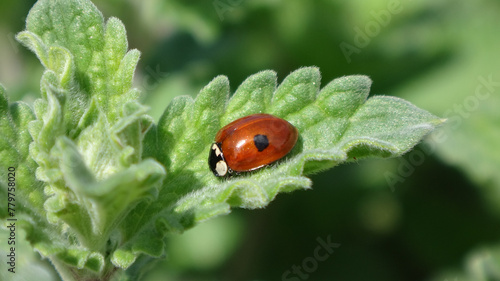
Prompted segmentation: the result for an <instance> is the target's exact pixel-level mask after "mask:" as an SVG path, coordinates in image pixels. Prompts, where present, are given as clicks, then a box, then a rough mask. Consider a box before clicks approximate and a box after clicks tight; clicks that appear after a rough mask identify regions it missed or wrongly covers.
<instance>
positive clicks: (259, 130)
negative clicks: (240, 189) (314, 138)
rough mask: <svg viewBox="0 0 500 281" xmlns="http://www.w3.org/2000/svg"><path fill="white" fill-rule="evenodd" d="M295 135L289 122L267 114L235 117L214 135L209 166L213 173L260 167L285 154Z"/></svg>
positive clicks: (291, 146)
mask: <svg viewBox="0 0 500 281" xmlns="http://www.w3.org/2000/svg"><path fill="white" fill-rule="evenodd" d="M298 135H299V133H298V131H297V128H295V127H294V126H293V125H292V124H290V123H289V122H288V121H286V120H283V119H281V118H278V117H276V116H273V115H270V114H253V115H249V116H246V117H243V118H240V119H237V120H235V121H233V122H231V123H229V124H228V125H226V126H224V127H223V128H222V129H220V130H219V132H218V133H217V135H216V136H215V143H214V145H212V150H211V153H210V156H209V165H210V168H211V169H212V171H213V172H214V174H215V175H216V176H225V175H226V174H228V173H229V174H231V173H232V172H247V171H253V170H256V169H259V168H261V167H263V166H266V165H269V164H271V163H272V162H275V161H277V160H279V159H281V158H283V157H284V156H285V155H287V154H288V153H289V152H290V151H291V150H292V148H293V147H294V146H295V143H296V142H297V138H298ZM221 161H222V162H221ZM220 165H222V168H221V166H220Z"/></svg>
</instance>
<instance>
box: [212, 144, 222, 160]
mask: <svg viewBox="0 0 500 281" xmlns="http://www.w3.org/2000/svg"><path fill="white" fill-rule="evenodd" d="M212 150H214V151H215V156H217V157H219V155H221V154H222V152H221V151H220V149H219V146H218V145H217V144H215V143H214V144H213V145H212Z"/></svg>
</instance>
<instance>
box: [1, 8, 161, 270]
mask: <svg viewBox="0 0 500 281" xmlns="http://www.w3.org/2000/svg"><path fill="white" fill-rule="evenodd" d="M26 29H27V30H26V31H23V32H21V33H19V34H18V35H17V39H18V40H19V41H20V42H21V43H23V44H24V45H26V46H27V47H28V48H29V49H31V50H32V51H33V52H34V53H35V54H36V55H37V56H38V58H39V59H40V61H41V63H42V65H43V66H44V67H45V72H44V74H43V76H42V79H41V93H42V98H41V99H38V100H36V101H35V103H34V111H35V115H36V119H35V116H34V115H33V114H31V115H32V118H31V119H30V121H31V122H29V124H28V122H25V123H26V124H24V127H23V128H24V131H23V132H24V134H25V135H26V136H27V137H28V138H29V139H28V141H27V143H24V142H20V143H19V144H20V145H21V144H24V145H25V148H24V153H26V154H25V157H27V158H28V159H29V160H31V159H32V160H31V163H32V164H33V171H32V172H31V173H30V175H33V176H34V175H36V179H37V180H38V187H39V189H40V190H39V192H40V195H39V196H38V197H37V196H31V198H34V199H37V200H39V202H38V204H39V206H38V207H39V209H38V212H37V214H38V216H39V218H38V219H37V220H36V224H35V225H31V226H30V225H27V226H26V227H27V228H30V230H32V231H31V232H30V233H28V236H27V238H28V240H29V241H30V242H31V243H32V245H33V246H34V247H35V248H36V249H37V250H38V251H39V252H40V253H41V254H42V255H45V256H47V257H49V258H50V259H51V260H52V262H53V263H54V264H56V266H57V268H58V270H59V272H60V274H62V275H63V276H66V277H68V274H70V272H73V270H77V272H79V273H78V274H82V275H89V276H94V277H95V278H96V279H100V278H101V277H102V276H108V278H109V276H111V275H109V273H110V271H111V272H112V268H113V267H112V265H111V264H110V263H109V257H108V256H107V254H109V253H112V252H113V251H114V248H115V247H116V245H118V244H120V243H121V242H120V239H121V236H120V235H118V234H117V233H116V227H117V226H118V225H119V224H120V222H121V221H122V220H123V219H124V217H126V215H127V214H128V213H129V212H130V210H131V209H132V208H133V207H135V206H136V205H137V204H139V202H143V201H144V202H147V201H150V200H153V199H154V198H155V197H156V196H157V195H158V187H159V186H160V184H161V181H162V179H163V177H164V176H165V169H164V167H163V166H162V165H160V164H159V163H158V162H156V161H154V160H152V159H143V157H142V153H143V147H142V140H143V138H144V136H145V134H146V133H147V131H148V130H149V129H150V128H151V127H152V124H153V121H152V118H151V117H149V116H147V115H146V111H147V108H146V107H144V106H142V105H141V104H139V103H138V102H137V101H136V99H137V98H138V97H139V92H138V90H136V89H133V88H131V86H132V78H133V74H134V71H135V67H136V65H137V62H138V59H139V55H140V54H139V52H138V51H137V50H131V51H127V49H128V43H127V38H126V32H125V27H124V26H123V24H122V23H121V22H120V21H119V20H118V19H116V18H111V19H109V20H108V21H107V22H106V23H105V22H104V19H103V16H102V14H101V13H100V12H99V11H98V10H97V8H96V7H95V6H94V5H93V4H92V3H91V2H90V1H87V0H83V1H79V0H69V1H57V0H41V1H38V2H37V3H36V4H35V5H34V6H33V8H32V9H31V11H30V14H29V15H28V18H27V21H26ZM2 105H3V107H5V102H4V103H3V104H2ZM28 147H29V149H28ZM28 152H29V154H28ZM33 160H34V162H33ZM37 166H38V167H37ZM35 169H36V172H35ZM42 182H43V186H44V190H43V191H42V190H41V185H42ZM25 198H30V196H26V197H25ZM37 229H40V231H38V232H37V231H36V230H37ZM37 234H38V235H37ZM72 268H73V269H72Z"/></svg>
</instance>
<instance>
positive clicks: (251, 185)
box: [120, 67, 443, 260]
mask: <svg viewBox="0 0 500 281" xmlns="http://www.w3.org/2000/svg"><path fill="white" fill-rule="evenodd" d="M370 85H371V81H370V79H369V78H367V77H366V76H348V77H342V78H339V79H336V80H334V81H332V82H331V83H329V84H328V85H327V86H325V87H324V88H323V89H321V90H320V73H319V70H318V69H317V68H314V67H308V68H302V69H299V70H297V71H295V72H293V73H291V74H290V75H289V76H288V77H286V78H285V79H284V81H283V83H282V84H281V85H279V87H278V88H276V74H275V73H274V72H272V71H263V72H260V73H257V74H255V75H253V76H250V77H249V78H248V79H247V80H245V81H244V82H243V83H242V85H241V86H240V87H239V88H238V89H237V90H236V92H235V94H234V95H233V97H232V98H231V99H229V100H228V85H227V79H226V78H225V77H217V78H215V79H214V80H213V81H212V82H211V83H210V84H209V85H207V86H206V87H205V88H204V89H203V90H202V91H201V92H200V94H199V95H198V97H197V98H196V100H194V101H193V100H192V99H191V98H189V97H178V98H176V99H174V101H173V102H172V103H171V104H170V105H169V107H167V109H166V110H165V113H164V114H163V116H162V117H161V119H160V122H159V124H158V126H156V127H155V128H154V129H153V130H151V131H150V133H149V134H148V136H147V137H146V138H145V147H147V150H146V151H147V152H146V153H147V155H150V156H151V157H156V158H157V159H158V161H160V162H161V163H163V164H164V165H165V167H166V169H167V171H168V172H169V176H168V177H167V178H166V180H165V181H164V184H163V187H162V189H161V191H160V194H159V197H158V199H157V200H156V201H153V202H151V203H150V204H143V205H140V206H138V207H136V209H135V210H134V211H133V213H132V214H131V215H130V216H129V218H128V219H126V220H125V222H124V224H123V225H122V226H121V227H122V228H123V230H122V232H124V233H129V234H133V235H132V236H130V237H127V240H128V242H127V243H125V244H124V245H123V246H122V248H121V250H120V251H121V253H122V254H123V253H128V255H126V256H128V257H131V256H137V255H138V254H140V253H147V254H149V255H152V256H158V255H159V254H160V253H161V251H159V249H162V248H163V246H161V245H162V243H161V237H162V236H163V235H165V234H166V233H168V232H172V231H183V230H184V229H187V228H190V227H192V226H194V225H195V224H196V223H197V222H200V221H203V220H206V219H209V218H212V217H214V216H217V215H221V214H226V213H228V212H229V211H230V209H231V207H243V208H262V207H265V206H266V205H267V204H268V203H269V202H270V201H272V200H273V199H274V198H275V197H276V195H277V194H278V193H280V192H290V191H293V190H296V189H302V188H309V187H310V186H311V181H310V180H309V179H308V178H307V177H305V176H304V175H306V174H310V173H314V172H318V171H320V170H324V169H327V168H331V167H333V166H336V165H338V164H340V163H343V162H346V161H352V160H353V159H362V158H367V157H396V156H399V155H402V154H403V153H405V152H406V151H408V150H409V149H411V148H412V147H413V146H414V145H415V144H417V143H418V142H419V141H420V140H421V138H422V137H423V136H424V135H426V134H427V133H428V132H430V131H432V130H433V128H434V127H435V126H436V125H438V124H440V123H441V122H443V121H442V120H441V119H439V118H437V117H436V116H433V115H432V114H430V113H428V112H426V111H424V110H421V109H419V108H417V107H415V106H413V105H411V104H410V103H408V102H406V101H404V100H401V99H398V98H393V97H384V96H379V97H374V98H371V99H368V100H367V97H368V94H369V89H370ZM226 104H227V106H226ZM261 112H269V113H272V114H275V115H277V116H279V117H282V118H285V119H286V120H288V121H289V122H291V123H292V124H293V125H295V126H296V127H297V128H298V130H299V132H300V136H299V141H298V143H297V145H296V147H295V148H294V149H293V150H292V152H291V153H290V154H289V155H288V156H287V157H285V158H284V159H282V160H280V161H278V162H277V163H275V164H273V165H271V166H268V167H266V168H264V169H261V170H258V171H255V172H251V173H246V174H242V175H240V176H236V177H233V178H229V179H219V178H216V177H215V176H214V175H213V174H212V173H211V171H210V170H209V168H208V164H207V157H208V153H209V148H210V144H211V142H212V141H213V138H214V136H215V134H216V132H217V130H218V129H219V128H221V127H222V126H224V125H226V124H227V123H229V122H231V121H233V120H235V119H237V118H239V117H242V116H245V115H249V114H253V113H261ZM159 225H161V226H163V227H159ZM148 229H149V231H148ZM134 232H135V233H134ZM162 233H163V234H162ZM145 237H147V239H144V238H145ZM140 238H142V239H140ZM129 260H132V259H130V258H129Z"/></svg>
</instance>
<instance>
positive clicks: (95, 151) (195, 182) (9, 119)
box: [0, 0, 442, 280]
mask: <svg viewBox="0 0 500 281" xmlns="http://www.w3.org/2000/svg"><path fill="white" fill-rule="evenodd" d="M17 39H18V40H19V41H20V42H21V43H23V44H24V45H25V46H27V47H28V48H30V49H31V50H32V51H33V52H34V53H35V54H36V55H37V56H38V58H39V60H40V62H41V63H42V65H43V66H44V67H45V72H44V74H43V77H42V79H41V95H42V98H40V99H38V100H36V101H35V103H34V110H32V109H31V108H30V107H29V106H27V105H26V104H24V103H13V104H9V102H8V100H7V96H6V94H5V91H4V89H3V88H0V92H1V100H0V111H1V112H0V114H1V115H0V116H1V117H0V118H1V119H0V126H1V127H0V128H1V130H2V135H1V137H0V153H1V156H2V157H1V163H0V165H1V168H2V169H6V167H9V166H15V167H18V168H17V169H18V171H19V174H20V175H22V176H19V182H18V192H19V193H18V194H19V196H18V199H19V200H20V201H21V202H22V206H23V207H22V208H21V209H20V213H22V218H23V220H22V221H21V222H20V224H21V225H22V226H23V227H24V229H25V230H26V232H27V239H28V240H29V241H30V243H31V244H32V246H33V247H34V248H35V249H36V250H37V251H38V252H40V253H41V254H42V255H43V256H45V257H48V258H49V259H50V260H51V261H52V263H53V264H54V265H55V266H56V268H57V269H58V271H59V273H60V274H61V276H62V277H63V278H64V279H66V280H87V279H88V280H90V279H101V280H106V279H110V278H111V277H112V276H114V275H115V273H116V272H120V273H121V274H124V273H123V272H124V271H122V270H125V269H128V271H127V274H129V276H137V275H139V274H140V273H139V271H140V268H142V267H141V266H137V267H134V266H132V265H133V264H134V262H135V261H137V258H141V259H142V261H141V262H146V260H147V259H148V258H151V257H160V256H162V255H163V254H164V251H165V249H164V237H165V235H167V234H168V233H171V232H182V231H184V230H186V229H188V228H191V227H193V226H195V225H196V224H197V223H199V222H201V221H204V220H207V219H210V218H212V217H214V216H218V215H222V214H227V213H229V212H230V210H231V208H234V207H242V208H262V207H265V206H266V205H267V204H269V202H270V201H272V200H273V199H274V198H275V197H276V195H277V194H278V193H280V192H290V191H293V190H296V189H307V188H309V187H310V186H311V184H312V183H311V180H310V179H309V178H307V177H306V176H305V175H307V174H312V173H316V172H319V171H322V170H325V169H328V168H331V167H334V166H336V165H338V164H341V163H344V162H348V161H352V160H353V159H362V158H367V157H395V156H399V155H402V154H403V153H405V152H407V151H408V150H410V149H411V148H412V147H413V146H414V145H415V144H417V143H418V142H419V141H420V140H421V139H422V137H423V136H424V135H426V134H427V133H429V132H430V131H431V130H433V129H434V127H435V126H436V125H438V124H439V123H441V122H442V120H440V119H439V118H437V117H436V116H433V115H431V114H430V113H428V112H427V111H424V110H422V109H419V108H417V107H415V106H414V105H412V104H410V103H408V102H406V101H404V100H402V99H399V98H394V97H386V96H378V97H372V98H370V99H367V97H368V94H369V90H370V85H371V81H370V79H369V78H368V77H366V76H347V77H342V78H339V79H336V80H334V81H332V82H330V83H328V84H327V85H326V86H324V87H323V88H320V73H319V70H318V69H317V68H315V67H306V68H301V69H298V70H297V71H295V72H293V73H291V74H290V75H288V76H287V77H286V78H285V79H284V81H283V83H281V84H280V85H277V82H276V81H277V78H276V73H275V72H273V71H262V72H259V73H257V74H255V75H252V76H250V77H249V78H248V79H247V80H246V81H244V82H243V83H242V85H240V86H239V87H238V89H237V90H236V92H235V93H234V95H233V96H232V97H231V98H230V89H229V81H228V79H227V78H226V77H225V76H219V77H216V78H215V79H214V80H213V81H211V82H210V83H209V84H208V85H207V86H206V87H205V88H203V89H202V90H201V91H200V93H199V95H198V97H197V98H196V99H195V100H193V99H192V98H190V97H185V96H181V97H178V98H176V99H175V100H174V101H173V102H172V103H171V104H170V105H169V106H168V107H167V108H166V110H165V113H164V114H163V116H162V117H161V119H160V121H159V123H158V124H154V122H153V120H152V119H151V118H150V117H149V116H148V115H146V111H147V108H146V107H144V106H143V105H141V104H140V103H139V102H138V101H137V98H138V95H139V92H138V91H137V90H136V89H133V88H131V87H132V77H133V74H134V70H135V67H136V64H137V62H138V59H139V52H138V51H137V50H130V51H128V50H127V49H128V45H127V39H126V32H125V27H124V26H123V24H122V23H121V22H120V21H119V20H118V19H116V18H110V19H109V20H108V21H106V22H105V21H104V19H103V16H102V14H101V13H100V12H99V11H98V10H97V8H96V7H95V6H94V5H93V4H92V3H91V2H90V1H87V0H65V1H62V0H40V1H39V2H37V4H36V5H35V6H34V7H33V8H32V10H31V12H30V14H29V15H28V18H27V24H26V31H23V32H21V33H19V34H18V36H17ZM259 112H266V113H271V114H274V115H276V116H279V117H281V118H284V119H286V120H288V121H289V122H291V123H292V124H294V125H295V126H296V127H297V128H298V130H299V132H300V136H299V141H298V143H297V145H296V146H295V148H294V149H293V150H292V151H291V153H290V154H289V155H288V156H287V157H285V158H284V159H282V160H280V161H278V162H277V163H275V164H273V165H270V166H268V167H266V168H264V169H261V170H258V171H256V172H252V173H248V174H245V175H242V176H239V177H233V178H230V179H219V178H216V177H214V176H213V175H212V173H211V172H210V170H209V168H208V166H207V156H208V152H209V148H210V144H211V142H212V140H213V137H214V135H215V134H216V132H217V131H218V129H219V128H220V127H222V126H223V125H225V124H227V123H229V122H230V121H232V120H234V119H236V118H239V117H242V116H245V115H249V114H253V113H259ZM1 184H2V189H1V193H0V194H1V195H2V196H5V195H6V185H5V183H4V182H2V183H1ZM3 214H5V212H3ZM117 269H118V270H117Z"/></svg>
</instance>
